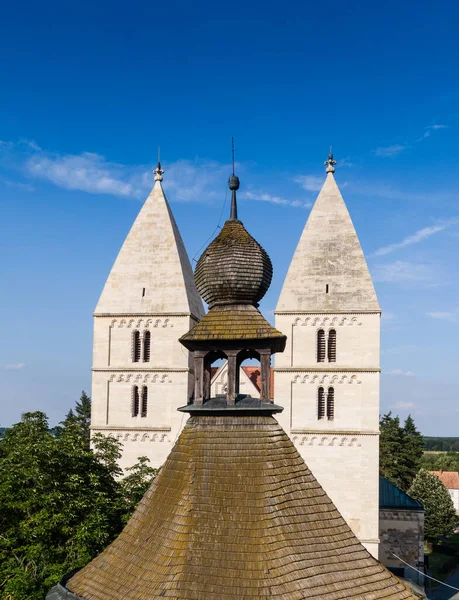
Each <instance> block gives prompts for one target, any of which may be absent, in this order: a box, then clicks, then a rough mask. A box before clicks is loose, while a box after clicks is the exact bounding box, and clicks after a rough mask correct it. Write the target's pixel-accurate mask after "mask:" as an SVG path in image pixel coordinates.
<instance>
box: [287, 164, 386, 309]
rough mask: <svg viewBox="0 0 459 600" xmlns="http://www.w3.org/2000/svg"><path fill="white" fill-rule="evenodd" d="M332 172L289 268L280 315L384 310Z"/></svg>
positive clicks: (329, 169)
mask: <svg viewBox="0 0 459 600" xmlns="http://www.w3.org/2000/svg"><path fill="white" fill-rule="evenodd" d="M332 159H333V156H332V157H331V160H332ZM333 162H334V161H333V160H332V163H333ZM328 163H330V160H329V161H327V164H328ZM333 172H334V168H333V167H332V166H329V167H328V168H327V178H326V180H325V183H324V185H323V187H322V189H321V191H320V193H319V196H318V197H317V200H316V202H315V204H314V206H313V208H312V210H311V213H310V215H309V218H308V221H307V223H306V226H305V228H304V230H303V233H302V235H301V238H300V241H299V243H298V246H297V248H296V250H295V254H294V255H293V259H292V262H291V263H290V267H289V270H288V272H287V276H286V278H285V281H284V285H283V288H282V291H281V294H280V297H279V301H278V304H277V307H276V311H277V312H283V311H287V312H295V311H299V312H366V311H379V310H380V308H379V303H378V299H377V297H376V292H375V289H374V286H373V282H372V280H371V275H370V272H369V270H368V266H367V263H366V260H365V257H364V255H363V251H362V248H361V246H360V242H359V238H358V237H357V233H356V231H355V228H354V225H353V223H352V220H351V217H350V215H349V212H348V210H347V208H346V204H345V203H344V200H343V197H342V196H341V192H340V191H339V188H338V186H337V184H336V181H335V178H334V175H333ZM326 286H328V288H327V287H326ZM327 289H328V294H327V293H326V290H327Z"/></svg>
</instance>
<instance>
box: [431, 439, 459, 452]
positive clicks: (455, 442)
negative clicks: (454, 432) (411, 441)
mask: <svg viewBox="0 0 459 600" xmlns="http://www.w3.org/2000/svg"><path fill="white" fill-rule="evenodd" d="M424 450H426V451H427V452H429V451H430V452H459V438H457V437H427V436H426V437H424Z"/></svg>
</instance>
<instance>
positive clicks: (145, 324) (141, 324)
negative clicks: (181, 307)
mask: <svg viewBox="0 0 459 600" xmlns="http://www.w3.org/2000/svg"><path fill="white" fill-rule="evenodd" d="M173 326H174V324H173V323H172V322H171V319H170V318H165V319H159V318H156V317H150V318H148V319H147V318H140V319H139V318H137V317H136V318H122V319H120V318H119V319H113V320H112V322H111V323H110V327H118V328H122V327H127V328H128V329H131V328H132V329H148V328H150V329H155V328H158V327H161V328H163V329H165V328H167V327H173Z"/></svg>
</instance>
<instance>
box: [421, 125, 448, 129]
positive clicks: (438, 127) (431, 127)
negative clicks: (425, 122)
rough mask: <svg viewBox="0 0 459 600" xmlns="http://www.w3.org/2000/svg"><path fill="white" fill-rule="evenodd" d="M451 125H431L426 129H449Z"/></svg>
mask: <svg viewBox="0 0 459 600" xmlns="http://www.w3.org/2000/svg"><path fill="white" fill-rule="evenodd" d="M448 127H449V125H429V126H428V127H426V129H448Z"/></svg>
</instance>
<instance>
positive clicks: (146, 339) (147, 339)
mask: <svg viewBox="0 0 459 600" xmlns="http://www.w3.org/2000/svg"><path fill="white" fill-rule="evenodd" d="M150 343H151V333H150V332H149V331H146V332H145V333H144V334H143V362H150Z"/></svg>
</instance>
